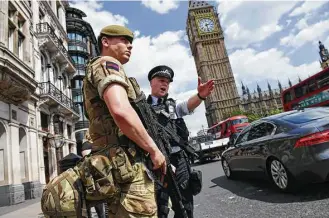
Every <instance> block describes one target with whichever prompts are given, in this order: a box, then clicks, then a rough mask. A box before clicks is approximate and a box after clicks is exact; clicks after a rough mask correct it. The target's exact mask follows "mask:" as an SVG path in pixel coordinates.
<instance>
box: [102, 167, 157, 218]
mask: <svg viewBox="0 0 329 218" xmlns="http://www.w3.org/2000/svg"><path fill="white" fill-rule="evenodd" d="M133 169H134V170H135V171H136V177H135V178H134V180H133V181H132V182H131V183H128V184H121V185H120V188H121V190H122V193H121V197H120V199H118V201H116V203H112V204H111V205H109V211H108V213H109V218H157V217H158V216H157V205H156V199H155V187H154V182H153V181H152V180H151V178H150V177H149V176H148V174H147V172H146V167H145V165H144V164H142V163H136V164H134V165H133Z"/></svg>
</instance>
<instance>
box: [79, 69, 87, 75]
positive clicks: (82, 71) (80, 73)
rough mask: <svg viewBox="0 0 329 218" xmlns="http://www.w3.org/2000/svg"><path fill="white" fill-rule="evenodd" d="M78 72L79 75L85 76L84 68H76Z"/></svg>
mask: <svg viewBox="0 0 329 218" xmlns="http://www.w3.org/2000/svg"><path fill="white" fill-rule="evenodd" d="M78 74H79V75H81V76H85V75H86V72H85V70H78Z"/></svg>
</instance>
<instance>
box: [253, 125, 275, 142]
mask: <svg viewBox="0 0 329 218" xmlns="http://www.w3.org/2000/svg"><path fill="white" fill-rule="evenodd" d="M273 130H274V125H272V124H270V123H261V124H259V125H257V126H254V127H252V128H251V130H250V133H249V136H248V141H251V140H254V139H258V138H261V137H264V136H268V135H271V134H272V132H273Z"/></svg>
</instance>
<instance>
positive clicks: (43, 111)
mask: <svg viewBox="0 0 329 218" xmlns="http://www.w3.org/2000/svg"><path fill="white" fill-rule="evenodd" d="M67 6H68V3H67V2H66V1H13V0H12V1H11V0H9V1H0V26H1V29H0V206H4V205H11V204H17V203H20V202H22V201H24V200H26V199H31V198H36V197H39V196H40V195H41V190H42V185H43V184H45V183H46V182H47V181H49V180H50V179H51V178H53V177H54V176H56V175H57V161H58V160H59V159H60V158H61V157H63V156H65V155H67V154H68V153H69V152H76V146H75V144H76V143H75V139H74V137H72V133H73V131H74V123H75V121H76V120H77V119H78V118H79V114H78V112H77V110H76V107H75V105H74V104H73V101H72V100H71V90H70V88H69V84H70V83H69V81H70V79H71V78H72V76H73V74H74V73H75V66H74V64H73V62H72V59H71V57H70V56H69V54H68V51H67V36H66V24H65V7H67ZM55 142H57V143H55ZM55 145H57V146H55Z"/></svg>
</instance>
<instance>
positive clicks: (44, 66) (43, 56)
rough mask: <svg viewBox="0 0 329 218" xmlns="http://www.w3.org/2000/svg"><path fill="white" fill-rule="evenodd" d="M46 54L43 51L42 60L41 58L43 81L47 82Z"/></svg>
mask: <svg viewBox="0 0 329 218" xmlns="http://www.w3.org/2000/svg"><path fill="white" fill-rule="evenodd" d="M45 57H46V56H45V55H44V54H42V53H41V55H40V60H41V78H40V81H41V82H47V81H48V79H49V78H48V69H47V59H46V58H45Z"/></svg>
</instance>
